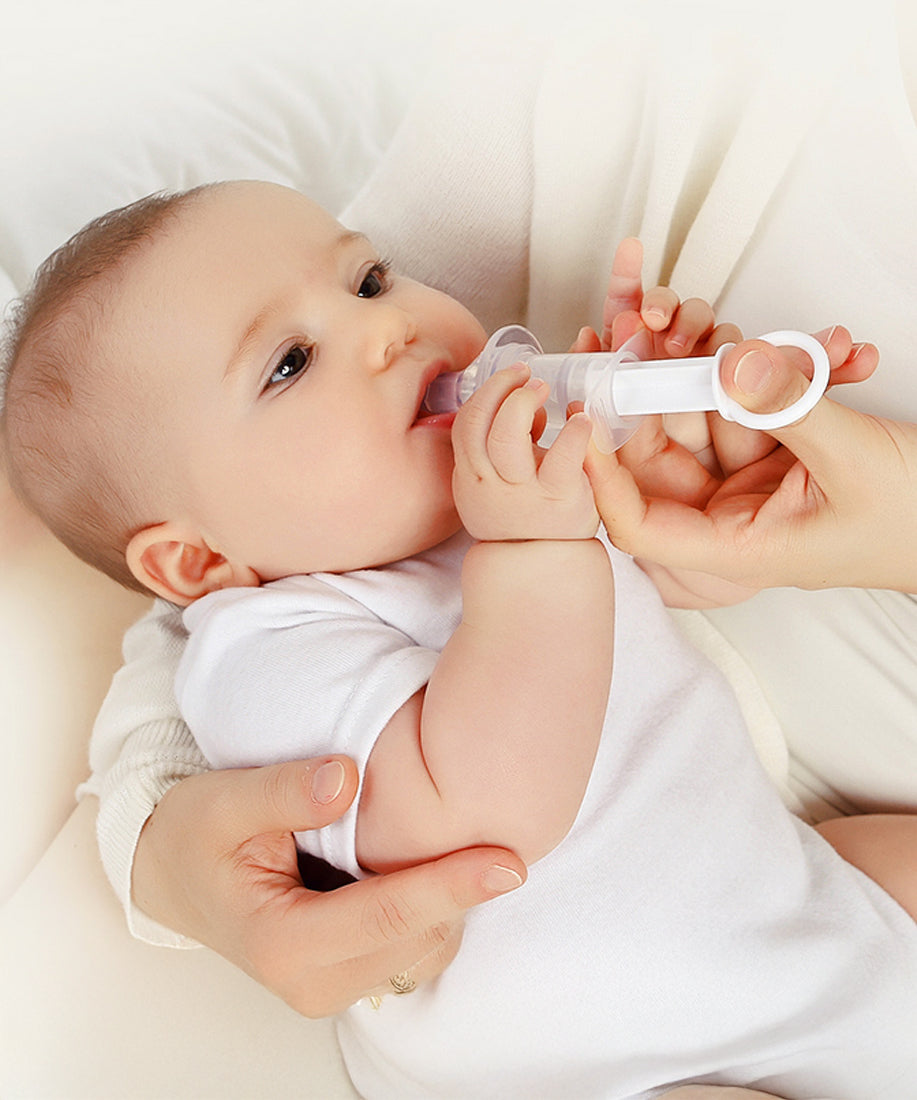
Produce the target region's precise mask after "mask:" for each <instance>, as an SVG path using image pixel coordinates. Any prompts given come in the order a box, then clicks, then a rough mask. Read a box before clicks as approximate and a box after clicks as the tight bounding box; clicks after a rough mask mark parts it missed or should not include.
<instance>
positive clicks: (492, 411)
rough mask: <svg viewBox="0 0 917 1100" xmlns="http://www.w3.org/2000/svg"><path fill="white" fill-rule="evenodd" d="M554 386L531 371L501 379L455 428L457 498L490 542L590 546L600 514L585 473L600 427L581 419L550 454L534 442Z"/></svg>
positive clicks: (512, 371) (466, 519)
mask: <svg viewBox="0 0 917 1100" xmlns="http://www.w3.org/2000/svg"><path fill="white" fill-rule="evenodd" d="M547 397H548V386H547V383H545V382H541V381H539V380H537V379H533V378H530V375H529V368H528V367H527V366H525V365H524V364H521V363H520V364H518V365H516V366H514V367H510V368H509V369H508V370H502V371H498V372H497V373H496V374H495V375H494V376H493V377H492V378H489V379H488V380H487V382H486V383H485V384H484V385H483V386H482V387H481V388H480V389H479V390H478V391H477V392H476V393H474V394H473V395H472V397H471V398H470V400H469V401H468V402H467V403H466V404H465V405H463V406H462V408H461V409H460V410H459V412H458V414H457V415H456V418H455V424H454V425H453V428H452V445H453V448H454V450H455V472H454V474H453V478H452V487H453V494H454V497H455V504H456V507H457V508H458V512H459V516H460V517H461V519H462V522H463V523H464V525H465V527H466V529H467V530H468V532H469V533H470V534H471V535H473V536H474V537H475V538H477V539H481V540H482V541H491V542H492V541H504V540H511V539H585V538H592V536H593V535H594V534H595V532H596V529H597V527H598V512H597V511H596V507H595V501H594V499H593V495H592V488H591V486H590V483H589V479H588V477H587V476H586V473H585V471H584V469H583V463H584V462H585V459H586V452H587V450H588V447H589V439H590V437H591V435H592V425H591V423H590V422H589V419H588V417H587V416H586V415H585V414H584V413H575V414H574V415H573V416H571V417H570V419H569V420H568V421H567V423H566V424H565V425H564V427H563V428H562V430H561V432H560V434H559V435H558V436H557V439H555V441H554V443H553V444H552V445H551V446H550V447H549V448H548V449H547V450H544V449H543V448H541V447H538V446H536V445H535V443H534V442H533V441H532V428H533V425H534V423H535V419H536V415H537V413H538V411H539V410H540V409H541V407H542V405H543V404H544V402H545V400H546V399H547Z"/></svg>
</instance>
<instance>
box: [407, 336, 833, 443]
mask: <svg viewBox="0 0 917 1100" xmlns="http://www.w3.org/2000/svg"><path fill="white" fill-rule="evenodd" d="M650 339H651V337H650V335H649V333H647V332H639V333H637V334H636V335H635V336H633V337H632V338H631V339H630V340H628V342H627V343H626V344H625V345H624V346H623V347H622V348H621V349H620V350H618V351H613V352H611V351H609V352H568V353H562V354H559V355H547V354H545V353H544V352H543V351H542V349H541V345H540V344H539V343H538V341H537V340H536V338H535V337H534V336H533V335H532V333H530V332H529V331H528V329H525V328H522V327H521V326H520V325H507V326H506V327H505V328H501V329H498V330H497V331H496V332H495V333H494V334H493V336H491V338H490V339H489V340H488V341H487V344H486V345H485V347H484V350H483V351H482V352H481V354H480V355H479V356H478V357H477V359H475V360H474V362H473V363H471V364H470V366H468V367H467V368H466V369H465V370H463V371H456V372H453V373H449V374H441V375H440V376H439V377H438V378H436V379H434V381H433V383H432V384H431V385H430V387H429V389H428V390H427V395H426V399H425V401H424V404H425V406H426V408H427V409H428V411H429V412H431V413H436V412H453V411H454V410H456V409H458V408H459V406H460V405H463V404H464V403H465V402H466V401H467V400H468V398H469V397H470V396H471V395H472V393H474V391H475V390H476V389H477V388H478V387H479V386H481V385H482V384H483V383H484V382H485V381H486V380H487V379H488V378H489V377H490V376H491V375H492V374H494V373H495V372H496V371H498V370H502V369H503V368H504V367H508V366H511V365H512V364H513V363H519V362H523V363H527V364H528V365H529V366H530V368H531V370H532V374H533V375H534V376H535V377H537V378H541V379H542V380H543V381H545V382H547V383H548V385H549V386H550V391H551V392H550V396H549V398H548V402H547V404H546V406H545V412H546V413H547V418H548V420H547V426H546V428H545V435H544V436H543V437H542V439H543V442H546V443H547V442H550V440H551V439H552V438H554V437H555V436H556V434H557V432H559V431H560V429H561V427H562V426H563V424H564V421H565V420H566V411H567V406H568V405H569V404H570V403H571V402H573V401H578V402H582V403H583V405H584V407H585V410H586V413H587V414H588V415H589V417H590V419H591V420H592V422H593V426H594V432H595V439H596V444H597V445H598V446H599V447H600V448H601V449H602V450H605V451H613V450H617V448H618V447H620V446H621V445H622V444H623V443H625V442H626V441H627V440H628V439H629V438H630V436H631V435H632V434H633V433H634V432H635V431H636V430H637V428H638V427H639V425H640V421H641V419H642V417H643V416H646V415H650V414H653V413H676V412H708V411H716V412H718V413H719V414H720V415H721V416H722V417H724V418H725V419H726V420H734V421H736V422H737V423H739V424H742V425H743V426H744V427H746V428H756V429H759V430H761V431H770V430H772V429H773V428H784V427H787V426H788V425H789V424H794V423H795V422H796V421H797V420H800V419H802V417H803V416H805V415H806V413H807V412H809V411H810V410H811V409H812V408H814V406H815V404H816V403H817V402H818V400H819V399H820V398H821V396H822V394H823V393H824V392H825V389H826V388H827V385H828V377H829V375H830V365H829V363H828V355H827V352H826V351H825V349H824V348H823V347H822V345H821V344H820V343H819V342H818V341H817V340H816V339H815V338H814V337H812V336H809V335H807V334H806V333H804V332H794V331H792V330H780V331H777V332H769V333H767V335H766V336H762V337H760V339H761V340H764V341H766V342H767V343H769V344H773V345H774V346H775V347H795V348H799V349H800V350H802V351H804V352H805V353H806V354H807V355H808V356H809V358H810V359H811V360H812V364H813V368H814V370H813V375H812V381H811V382H810V383H809V386H808V389H807V390H806V392H805V393H804V394H803V395H802V397H801V398H799V400H798V401H795V402H794V403H793V404H792V405H790V406H789V407H788V408H785V409H781V410H780V411H779V412H774V413H752V412H749V411H748V410H747V409H745V408H743V407H742V406H741V405H740V404H739V403H738V402H737V401H734V400H733V399H732V398H731V397H730V396H729V395H728V394H727V393H726V391H725V390H724V389H723V386H722V383H721V382H720V370H719V367H720V360H721V359H722V358H723V356H724V355H725V354H726V353H727V352H728V351H729V350H730V349H731V348H732V347H734V346H735V345H733V344H724V345H723V347H721V348H719V349H718V350H717V352H716V354H715V355H710V356H702V357H697V358H689V359H661V360H659V359H657V360H653V359H648V358H647V357H646V353H647V352H648V351H649V350H650V348H649V341H650Z"/></svg>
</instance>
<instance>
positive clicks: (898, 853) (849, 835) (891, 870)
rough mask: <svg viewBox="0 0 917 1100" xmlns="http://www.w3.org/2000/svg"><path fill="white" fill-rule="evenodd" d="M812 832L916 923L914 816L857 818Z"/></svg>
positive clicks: (916, 823) (834, 821) (916, 820)
mask: <svg viewBox="0 0 917 1100" xmlns="http://www.w3.org/2000/svg"><path fill="white" fill-rule="evenodd" d="M816 828H817V829H818V831H819V832H820V833H821V835H822V836H823V837H824V838H825V839H826V840H827V841H828V843H829V844H831V845H832V847H834V848H835V849H836V850H837V851H838V852H839V853H840V854H841V855H842V856H843V857H844V859H846V860H847V862H848V863H852V864H853V865H854V867H859V869H860V870H861V871H863V872H864V873H865V874H867V875H869V877H870V878H871V879H873V881H874V882H877V883H878V884H879V885H880V886H881V887H882V889H883V890H885V891H886V893H888V894H891V896H892V897H893V898H894V899H895V901H897V902H898V904H899V905H901V906H902V907H903V908H904V909H906V910H907V911H908V913H910V915H911V916H912V917H913V918H914V919H915V920H917V814H857V815H855V816H853V817H838V818H832V819H831V820H830V821H823V822H822V823H821V824H820V825H817V826H816Z"/></svg>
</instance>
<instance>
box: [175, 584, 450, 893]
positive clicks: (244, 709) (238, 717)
mask: <svg viewBox="0 0 917 1100" xmlns="http://www.w3.org/2000/svg"><path fill="white" fill-rule="evenodd" d="M185 624H186V626H187V627H188V629H189V632H190V639H189V642H188V646H187V648H186V651H185V654H184V656H183V659H182V662H181V665H180V667H179V670H178V675H177V677H176V696H177V698H178V702H179V706H180V708H181V710H182V714H183V715H184V718H185V721H186V722H187V723H188V725H189V726H190V728H191V731H192V733H193V734H194V737H195V740H196V741H197V743H198V745H199V746H200V748H201V751H202V752H203V753H204V756H205V757H206V758H207V760H208V761H209V763H210V764H211V765H212V766H213V767H215V768H227V767H228V768H233V767H250V766H256V765H263V764H273V763H279V762H281V761H285V760H300V759H306V758H309V757H314V756H321V755H323V754H326V753H345V754H347V755H348V756H350V757H352V758H353V759H354V761H355V762H356V764H357V767H358V769H359V772H360V777H361V781H362V777H363V775H364V773H365V769H366V762H367V760H368V759H369V755H370V753H371V751H372V748H373V745H374V744H375V741H376V738H377V737H378V736H379V734H380V733H381V731H382V730H383V729H384V728H385V726H386V724H387V723H388V721H389V719H390V718H391V717H392V715H393V714H394V713H395V712H396V711H397V710H398V709H399V708H400V707H401V706H402V705H403V704H404V703H405V702H407V700H408V699H410V698H411V696H412V695H414V694H415V693H416V692H417V691H419V690H420V689H421V688H422V687H424V685H425V684H426V683H427V681H428V680H429V678H430V676H431V675H432V672H433V669H434V667H435V664H436V661H437V659H438V657H439V653H438V651H436V650H434V649H430V648H426V647H424V646H421V645H417V644H416V643H415V642H414V641H413V640H412V639H411V638H410V637H409V636H408V635H406V634H405V633H403V632H402V631H401V630H399V629H397V628H396V627H394V626H392V625H391V624H390V623H388V622H385V621H384V620H382V619H380V618H379V617H378V616H377V615H375V614H374V613H373V612H372V611H370V610H369V609H368V608H367V607H366V606H364V605H362V604H361V603H360V602H358V601H357V600H354V599H352V598H351V597H350V596H348V595H346V594H345V593H343V592H341V591H339V590H337V589H335V588H334V587H332V586H330V585H327V584H325V583H323V582H322V581H320V580H318V579H316V578H314V577H292V578H288V579H286V580H282V581H277V582H275V583H274V584H271V585H266V586H264V587H261V588H251V589H228V590H224V591H222V592H217V593H213V594H212V595H211V596H207V597H205V598H204V599H202V600H200V601H198V602H197V603H196V604H194V605H192V607H191V608H189V609H188V611H186V613H185ZM358 801H359V798H357V799H355V800H354V804H353V806H351V808H350V810H349V811H348V812H347V813H346V814H344V815H343V817H341V818H340V819H339V820H338V821H336V822H334V823H333V824H332V825H330V826H328V827H326V828H325V829H322V830H318V831H313V832H308V833H301V834H298V835H297V839H298V841H299V842H300V844H301V846H302V847H303V848H304V849H305V850H306V851H309V852H311V853H312V854H313V855H317V856H319V857H320V858H322V859H325V860H327V861H328V862H329V863H331V864H333V865H334V866H336V867H339V868H341V869H342V870H345V871H347V872H349V873H350V874H353V875H360V874H362V871H361V869H360V868H359V866H358V864H357V860H356V845H355V836H356V812H357V803H358Z"/></svg>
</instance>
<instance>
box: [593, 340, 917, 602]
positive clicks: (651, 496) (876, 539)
mask: <svg viewBox="0 0 917 1100" xmlns="http://www.w3.org/2000/svg"><path fill="white" fill-rule="evenodd" d="M819 338H820V339H821V340H822V342H823V343H824V344H825V346H826V348H827V351H828V355H829V359H830V361H831V366H832V376H831V378H832V384H834V383H836V382H849V381H857V380H860V379H862V378H865V377H868V376H869V375H870V374H871V373H872V371H873V370H874V369H875V366H876V364H877V362H878V353H877V352H876V349H875V348H873V347H872V346H871V345H869V344H865V345H853V344H852V341H851V338H850V335H849V333H847V332H846V330H844V329H841V328H835V329H832V330H831V331H830V332H827V333H823V334H820V336H819ZM721 377H722V381H723V385H724V388H725V389H726V391H727V392H728V393H729V394H730V395H731V396H733V397H734V398H735V399H736V400H737V401H739V402H740V403H741V404H742V405H743V406H744V407H746V408H748V409H750V410H751V411H753V412H770V411H773V410H776V409H780V408H785V407H787V405H789V404H790V403H792V402H793V401H794V400H795V399H796V398H798V397H799V396H800V395H801V393H802V392H803V390H804V388H805V386H806V385H807V379H806V377H805V375H804V374H803V373H802V371H801V370H800V369H799V367H798V365H797V364H796V363H795V362H794V361H793V358H792V356H791V355H790V354H789V353H787V352H786V351H784V350H782V349H776V348H773V347H771V346H770V345H768V344H763V343H761V342H760V341H749V342H747V343H745V344H741V345H739V346H738V347H737V348H735V349H734V350H733V351H731V352H730V353H729V354H728V355H727V356H726V357H725V359H724V362H723V364H722V368H721ZM764 439H765V440H766V439H768V437H767V436H764ZM634 443H635V447H636V449H632V450H631V452H630V453H628V454H625V453H624V449H622V452H619V454H618V455H617V456H598V457H597V459H596V461H595V462H594V464H593V465H592V467H591V477H592V481H593V486H594V489H595V492H596V498H597V502H598V505H599V510H600V511H601V513H602V516H603V519H604V521H605V523H606V526H607V527H608V529H609V533H610V534H611V537H612V538H613V539H614V540H615V541H616V542H617V543H618V545H620V546H621V547H622V548H623V549H625V550H628V551H629V552H631V553H633V554H635V555H637V556H638V557H641V558H646V559H650V560H652V561H654V562H657V563H661V564H662V565H664V566H666V567H668V568H670V569H672V568H674V569H687V570H699V571H702V572H704V573H713V574H716V575H718V576H722V577H726V578H728V579H730V580H733V581H736V582H738V583H740V584H743V585H747V586H750V587H761V586H765V585H796V586H799V587H803V588H821V587H829V586H838V585H854V586H863V587H877V588H878V587H881V588H894V589H900V590H903V591H914V590H917V563H915V556H914V553H913V547H914V545H915V544H917V507H915V505H914V501H915V500H917V495H915V490H917V427H915V426H914V425H912V424H904V423H898V422H896V421H892V420H887V419H884V418H880V417H875V416H868V415H865V414H863V413H859V412H855V411H853V410H851V409H848V408H846V407H844V406H843V405H839V404H837V403H836V402H834V401H831V400H830V399H827V398H824V399H822V400H821V401H820V402H819V403H818V405H817V406H816V407H815V408H814V409H813V410H812V412H810V413H809V414H808V415H807V416H806V417H805V418H803V419H802V420H800V421H799V422H798V423H796V424H794V425H791V426H790V427H787V428H781V429H779V430H776V431H775V432H774V433H773V439H772V440H771V442H770V443H769V444H768V446H769V447H770V449H769V450H767V451H766V453H764V454H763V455H762V456H761V457H758V458H752V460H751V461H749V462H747V463H745V464H742V465H735V464H731V463H730V462H729V461H727V462H725V463H724V469H723V471H722V476H721V477H715V476H713V475H711V474H705V475H703V476H702V475H700V474H698V472H697V470H696V469H693V472H692V468H691V467H690V463H689V462H688V460H687V458H686V456H685V455H684V454H682V453H679V452H678V450H677V448H670V447H669V446H668V444H667V442H666V441H665V440H664V439H662V438H659V437H658V436H657V437H656V438H648V437H644V438H642V439H640V440H637V439H636V438H635V440H634ZM593 457H595V456H593ZM683 475H686V476H683Z"/></svg>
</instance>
